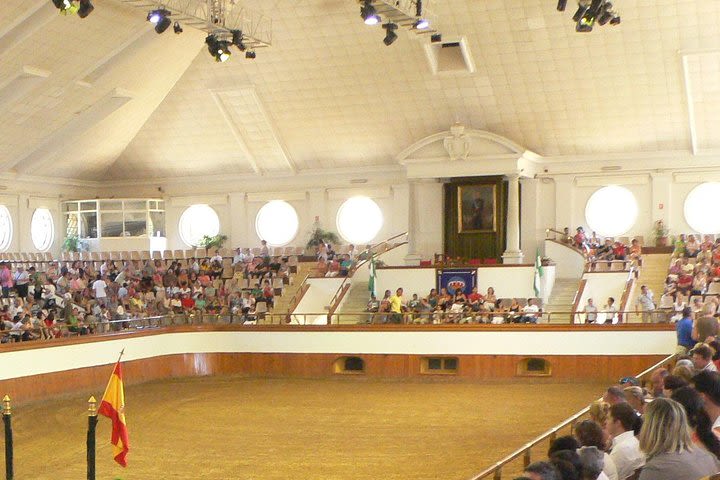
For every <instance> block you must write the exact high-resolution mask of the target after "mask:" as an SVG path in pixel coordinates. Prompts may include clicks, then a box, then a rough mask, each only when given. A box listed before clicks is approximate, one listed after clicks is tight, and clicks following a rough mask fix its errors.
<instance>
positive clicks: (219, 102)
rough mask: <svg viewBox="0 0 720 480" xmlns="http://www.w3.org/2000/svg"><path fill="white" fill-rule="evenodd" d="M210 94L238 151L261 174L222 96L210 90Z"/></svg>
mask: <svg viewBox="0 0 720 480" xmlns="http://www.w3.org/2000/svg"><path fill="white" fill-rule="evenodd" d="M210 95H211V96H212V98H213V100H214V101H215V105H217V107H218V110H220V114H221V115H222V117H223V120H225V123H226V124H227V126H228V128H229V129H230V132H231V133H232V135H233V138H235V141H236V142H237V144H238V147H240V151H242V153H243V155H245V158H246V159H247V161H248V163H249V164H250V166H251V167H252V169H253V171H254V172H255V173H257V174H258V175H262V170H260V167H259V166H258V163H257V160H256V159H255V156H254V155H253V154H252V153H251V152H250V149H249V148H248V146H247V143H245V139H244V138H243V135H242V133H241V132H240V130H239V129H238V127H237V125H235V122H233V119H232V115H231V114H230V111H229V110H228V107H227V106H226V105H225V102H223V100H222V98H220V96H219V95H218V94H217V92H215V91H212V90H210ZM243 166H244V165H243Z"/></svg>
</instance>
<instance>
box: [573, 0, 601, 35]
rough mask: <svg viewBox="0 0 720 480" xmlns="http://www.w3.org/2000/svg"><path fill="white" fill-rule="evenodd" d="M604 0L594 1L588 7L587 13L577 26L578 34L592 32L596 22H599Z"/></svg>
mask: <svg viewBox="0 0 720 480" xmlns="http://www.w3.org/2000/svg"><path fill="white" fill-rule="evenodd" d="M603 1H604V0H592V3H591V4H590V6H589V7H588V9H587V10H586V11H585V13H584V14H583V16H582V17H580V20H579V21H578V23H577V25H576V26H575V31H576V32H582V33H587V32H592V29H593V26H594V25H595V21H596V20H597V18H598V16H599V15H600V12H601V10H602V6H603Z"/></svg>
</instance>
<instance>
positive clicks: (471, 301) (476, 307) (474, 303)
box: [467, 287, 485, 312]
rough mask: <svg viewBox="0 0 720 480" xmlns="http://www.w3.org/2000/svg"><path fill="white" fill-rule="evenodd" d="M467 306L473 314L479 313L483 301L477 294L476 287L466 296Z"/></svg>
mask: <svg viewBox="0 0 720 480" xmlns="http://www.w3.org/2000/svg"><path fill="white" fill-rule="evenodd" d="M467 300H468V305H469V306H470V309H471V310H472V311H473V312H479V311H480V306H481V305H482V303H483V301H484V300H485V299H484V298H483V296H482V295H481V294H479V293H478V289H477V287H473V288H472V292H470V295H468V298H467Z"/></svg>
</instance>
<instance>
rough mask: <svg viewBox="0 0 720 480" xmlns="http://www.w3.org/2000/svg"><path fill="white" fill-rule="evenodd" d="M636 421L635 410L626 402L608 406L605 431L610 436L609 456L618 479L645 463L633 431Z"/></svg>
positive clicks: (627, 476)
mask: <svg viewBox="0 0 720 480" xmlns="http://www.w3.org/2000/svg"><path fill="white" fill-rule="evenodd" d="M637 421H638V416H637V412H635V410H634V409H633V408H632V407H631V406H630V405H629V404H628V403H618V404H616V405H613V406H611V407H610V413H609V415H608V420H607V432H608V434H610V436H611V437H612V450H610V458H612V460H613V463H615V468H616V469H617V473H618V480H625V479H626V478H629V477H631V476H632V475H633V474H634V473H635V470H637V469H638V468H640V467H642V466H643V465H645V455H643V453H642V452H641V451H640V443H639V442H638V439H637V438H635V433H634V432H633V428H634V427H635V424H636V423H637Z"/></svg>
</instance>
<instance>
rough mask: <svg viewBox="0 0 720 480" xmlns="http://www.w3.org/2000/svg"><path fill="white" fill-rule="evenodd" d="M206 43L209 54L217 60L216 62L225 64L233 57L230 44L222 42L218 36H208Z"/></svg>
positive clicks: (225, 41)
mask: <svg viewBox="0 0 720 480" xmlns="http://www.w3.org/2000/svg"><path fill="white" fill-rule="evenodd" d="M205 43H206V44H207V46H208V52H210V55H212V56H213V57H214V58H215V61H216V62H220V63H224V62H226V61H227V59H229V58H230V56H231V55H232V52H230V42H228V41H227V40H220V39H218V37H217V36H216V35H208V36H207V37H206V38H205Z"/></svg>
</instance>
